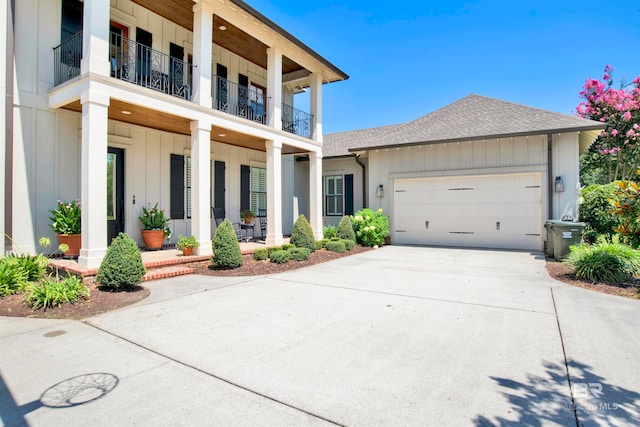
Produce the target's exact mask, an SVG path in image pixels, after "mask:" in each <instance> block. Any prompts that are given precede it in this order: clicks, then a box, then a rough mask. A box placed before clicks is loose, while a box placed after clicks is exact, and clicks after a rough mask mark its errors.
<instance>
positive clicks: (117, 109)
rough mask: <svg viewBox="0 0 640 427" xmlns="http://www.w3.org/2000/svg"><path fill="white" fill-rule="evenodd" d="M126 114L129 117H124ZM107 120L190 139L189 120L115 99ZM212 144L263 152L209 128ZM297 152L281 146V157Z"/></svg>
mask: <svg viewBox="0 0 640 427" xmlns="http://www.w3.org/2000/svg"><path fill="white" fill-rule="evenodd" d="M62 108H64V109H65V110H71V111H76V112H78V113H81V112H82V106H81V104H80V101H74V102H72V103H70V104H67V105H65V106H64V107H62ZM123 111H128V112H130V113H131V114H124V113H123ZM109 119H110V120H116V121H119V122H124V123H129V124H132V125H137V126H144V127H148V128H152V129H157V130H161V131H165V132H171V133H177V134H180V135H187V136H191V127H190V123H189V120H187V119H184V118H182V117H178V116H175V115H172V114H168V113H164V112H162V111H157V110H151V109H149V108H145V107H141V106H138V105H134V104H129V103H127V102H123V101H120V100H117V99H111V102H110V104H109ZM222 135H224V136H222ZM211 140H212V141H218V142H222V143H225V144H229V145H233V146H236V147H242V148H248V149H251V150H257V151H266V147H265V141H264V139H261V138H257V137H255V136H251V135H247V134H244V133H240V132H236V131H234V130H231V129H227V128H223V127H220V126H213V127H212V128H211ZM302 152H303V151H301V150H300V149H298V148H295V147H291V146H288V145H283V147H282V154H296V153H302Z"/></svg>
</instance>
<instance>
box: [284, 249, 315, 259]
mask: <svg viewBox="0 0 640 427" xmlns="http://www.w3.org/2000/svg"><path fill="white" fill-rule="evenodd" d="M289 254H290V255H291V259H292V260H294V261H306V260H308V259H309V257H310V256H311V251H310V250H309V248H293V249H291V250H290V251H289Z"/></svg>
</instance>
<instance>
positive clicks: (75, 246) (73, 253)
mask: <svg viewBox="0 0 640 427" xmlns="http://www.w3.org/2000/svg"><path fill="white" fill-rule="evenodd" d="M56 236H58V244H60V245H61V244H63V243H65V244H66V245H67V246H69V250H68V251H66V252H65V253H64V256H65V257H69V258H75V257H77V256H78V255H80V246H81V245H82V234H56Z"/></svg>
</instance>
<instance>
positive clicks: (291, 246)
mask: <svg viewBox="0 0 640 427" xmlns="http://www.w3.org/2000/svg"><path fill="white" fill-rule="evenodd" d="M295 247H296V245H292V244H291V243H285V244H283V245H282V246H280V248H282V250H283V251H290V250H291V249H293V248H295Z"/></svg>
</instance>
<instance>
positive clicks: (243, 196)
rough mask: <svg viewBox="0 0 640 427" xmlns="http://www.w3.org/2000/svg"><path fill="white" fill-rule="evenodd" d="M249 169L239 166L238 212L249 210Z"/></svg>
mask: <svg viewBox="0 0 640 427" xmlns="http://www.w3.org/2000/svg"><path fill="white" fill-rule="evenodd" d="M250 178H251V168H250V167H249V166H247V165H240V210H245V209H251V187H250V185H251V180H250Z"/></svg>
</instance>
